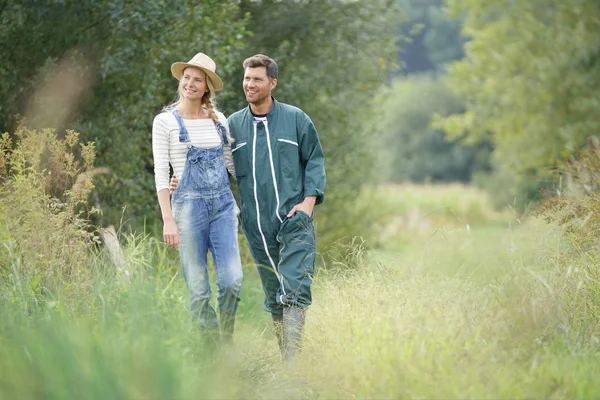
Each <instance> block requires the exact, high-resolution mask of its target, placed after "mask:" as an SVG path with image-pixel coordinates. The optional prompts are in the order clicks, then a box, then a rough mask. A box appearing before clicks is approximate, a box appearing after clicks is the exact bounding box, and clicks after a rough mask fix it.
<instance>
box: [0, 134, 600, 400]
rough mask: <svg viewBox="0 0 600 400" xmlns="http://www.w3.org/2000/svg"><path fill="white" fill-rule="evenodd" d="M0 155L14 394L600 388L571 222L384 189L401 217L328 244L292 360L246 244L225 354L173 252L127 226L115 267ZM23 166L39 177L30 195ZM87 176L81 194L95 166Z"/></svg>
mask: <svg viewBox="0 0 600 400" xmlns="http://www.w3.org/2000/svg"><path fill="white" fill-rule="evenodd" d="M29 133H30V134H31V135H34V133H32V132H29ZM31 137H33V136H31ZM44 137H49V136H44ZM48 140H54V139H48ZM63 144H64V142H63ZM9 147H10V146H8V145H7V146H5V149H8V148H9ZM72 147H73V146H71V147H70V148H72ZM2 154H3V156H4V158H3V160H5V161H6V160H8V162H6V163H4V164H2V163H0V166H1V165H8V168H5V169H4V170H2V171H4V172H3V174H4V175H2V179H3V181H2V185H3V186H2V191H1V192H0V207H3V208H2V210H3V214H2V218H3V225H1V226H0V235H2V246H3V248H2V250H1V251H0V267H1V268H0V315H2V318H0V398H6V399H13V398H19V399H34V398H50V399H53V398H56V399H63V398H98V399H106V398H115V399H121V398H122V399H192V398H240V399H241V398H243V399H246V398H257V399H280V398H328V399H329V398H344V399H346V398H490V399H492V398H493V399H496V398H593V397H596V396H597V393H598V390H600V384H599V383H598V380H597V377H598V375H599V373H600V363H598V354H600V347H599V342H600V339H599V337H600V330H599V326H598V319H597V315H596V314H594V313H595V312H596V311H595V310H597V309H598V304H599V302H598V293H600V292H599V291H598V290H597V288H598V272H597V271H598V269H597V265H596V259H595V258H594V254H595V253H594V252H593V250H594V247H593V245H590V244H589V243H587V242H586V243H587V244H586V251H584V252H582V251H579V250H577V249H578V247H577V246H576V245H575V244H574V243H576V242H573V236H572V235H576V234H577V232H576V231H574V230H572V229H571V230H567V231H566V232H567V233H565V228H564V227H561V226H560V225H557V224H555V223H546V222H545V221H542V220H541V219H540V218H529V219H528V220H526V221H519V220H516V219H514V218H512V216H511V214H509V213H499V212H497V211H494V210H493V209H492V208H491V207H489V205H488V203H487V201H488V200H487V198H486V196H485V195H484V194H483V193H481V192H479V191H476V190H474V189H472V188H468V187H464V186H446V187H434V186H424V187H420V186H412V185H411V186H400V187H393V186H387V187H384V188H381V189H377V191H376V192H374V193H373V196H371V197H370V198H369V202H371V203H370V205H371V207H374V208H376V210H377V212H378V213H379V216H380V217H381V220H382V221H387V224H386V225H385V226H384V229H382V230H381V231H380V233H381V236H380V237H378V238H377V241H376V242H375V245H374V244H373V241H372V240H371V239H372V238H370V237H369V238H362V239H359V238H356V239H355V240H354V241H353V242H351V245H350V246H346V247H344V246H342V245H339V246H335V245H334V246H331V247H329V248H328V251H331V252H332V253H333V254H332V256H330V257H322V259H321V260H322V261H320V262H319V265H318V268H317V274H316V276H315V281H314V285H313V288H314V295H313V297H314V300H315V302H314V304H313V305H312V306H311V308H310V309H309V312H308V315H307V326H306V338H305V346H304V349H303V352H302V353H301V355H300V356H299V357H298V358H297V359H296V360H295V361H294V362H293V363H291V364H282V363H281V361H280V356H279V350H278V349H277V345H276V342H275V339H274V336H273V333H272V331H271V326H270V325H271V321H270V318H268V315H266V314H265V313H264V312H263V311H262V289H261V286H260V280H259V278H258V274H257V272H256V270H255V269H254V268H253V266H252V265H251V263H250V261H249V256H248V253H247V251H244V264H245V265H244V274H245V277H244V285H243V289H242V303H241V305H240V310H239V318H238V321H237V322H238V323H237V327H236V335H235V338H236V340H235V343H234V344H233V345H231V346H229V347H227V348H221V349H218V350H217V351H215V352H210V351H208V350H207V349H206V348H204V347H202V346H201V340H200V337H199V333H198V332H197V331H195V330H194V329H193V328H192V325H191V323H190V320H189V313H188V297H187V292H186V289H185V286H184V283H183V279H182V278H181V276H180V273H179V265H178V263H179V260H178V255H177V253H176V252H175V251H174V250H172V249H167V248H166V247H165V246H164V244H163V243H162V242H161V241H159V240H157V239H155V238H154V237H153V236H152V235H147V234H138V235H135V234H134V235H126V234H124V233H119V239H120V242H121V244H122V246H123V257H124V260H123V262H124V264H123V265H121V266H120V268H117V266H116V265H114V263H113V261H112V260H111V258H110V256H109V254H108V253H107V252H106V251H105V250H102V249H103V247H102V246H99V245H98V244H97V243H96V241H95V240H94V239H93V238H94V237H96V236H97V235H95V234H94V230H93V227H90V226H88V225H86V223H85V221H86V219H85V215H83V214H81V213H79V212H78V211H77V210H78V207H81V203H80V202H79V203H77V204H79V206H77V205H76V206H67V207H65V206H64V205H65V204H70V203H69V201H75V200H69V198H68V197H67V198H62V199H59V198H57V197H53V196H51V195H50V194H49V193H51V190H48V188H47V187H46V186H45V184H42V181H43V180H42V178H43V177H44V176H45V175H44V173H43V171H48V169H46V168H43V167H41V168H37V167H36V168H33V167H32V165H31V164H27V163H26V164H24V165H25V166H26V168H23V169H20V170H19V169H15V168H14V167H13V168H12V169H11V165H15V164H14V160H13V159H11V158H10V156H11V155H12V154H15V153H14V148H12V147H11V149H9V150H5V151H3V152H2ZM17 154H18V153H17ZM66 160H69V159H68V158H67V159H66ZM73 160H74V159H73ZM45 162H49V161H48V159H46V161H45ZM40 165H41V164H40ZM2 171H0V172H2ZM23 171H25V172H26V173H28V174H30V175H29V176H30V178H31V179H33V180H36V179H37V181H36V182H38V184H37V186H36V185H33V186H27V188H28V190H27V191H19V190H20V189H19V188H18V187H17V186H15V182H19V181H18V179H16V178H18V177H19V174H22V173H25V172H23ZM74 171H75V170H74ZM77 171H78V172H76V173H74V174H73V175H72V177H70V178H69V179H70V181H69V180H66V181H65V182H66V183H69V182H70V185H71V186H68V187H70V188H73V187H74V185H75V183H76V182H77V176H78V174H82V173H84V172H85V169H83V170H80V169H77ZM44 182H45V181H44ZM88 187H89V186H88ZM14 196H21V197H18V199H20V201H18V202H16V203H15V202H14V199H15V197H14ZM82 198H83V197H79V199H82ZM77 201H79V200H77ZM50 204H62V205H63V206H61V207H59V208H53V207H50V206H49V205H50ZM71 204H74V203H71ZM9 205H12V207H14V210H13V209H10V208H9ZM11 210H12V211H11ZM8 211H11V212H13V215H17V218H16V219H11V218H9V217H8V216H7V215H8V214H4V212H8ZM61 213H62V214H61ZM415 216H416V217H415ZM410 218H413V219H416V220H418V221H420V222H419V223H415V224H411V223H408V222H407V221H409V220H410ZM398 221H400V222H401V223H400V224H399V225H398ZM423 221H428V222H427V223H424V222H423ZM369 231H371V230H370V229H369ZM586 232H587V230H586ZM52 235H54V236H52ZM50 244H51V245H50ZM244 246H245V243H244V242H243V238H242V248H244ZM73 255H77V256H76V257H75V256H73ZM324 263H328V264H327V265H324ZM122 271H126V272H127V275H126V276H127V279H123V277H124V276H123V273H122ZM213 281H214V279H213Z"/></svg>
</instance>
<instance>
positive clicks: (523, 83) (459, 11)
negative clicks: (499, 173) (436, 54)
mask: <svg viewBox="0 0 600 400" xmlns="http://www.w3.org/2000/svg"><path fill="white" fill-rule="evenodd" d="M448 6H449V8H450V10H451V11H452V12H453V14H454V15H465V16H466V20H465V25H464V27H463V32H464V34H465V35H468V36H470V37H471V38H472V40H471V41H470V42H469V43H467V44H466V58H465V59H464V60H462V61H458V62H456V63H454V64H453V65H452V66H451V67H450V69H449V72H450V79H449V84H450V85H451V87H452V88H453V89H454V90H456V92H457V93H459V94H460V95H462V96H463V97H464V99H465V102H466V104H465V106H466V110H467V112H466V113H465V114H462V115H454V116H450V117H448V118H445V119H444V120H443V127H444V128H446V129H447V130H448V131H450V132H452V133H453V134H454V135H463V134H464V133H466V134H468V135H469V137H470V138H473V139H476V138H478V137H481V135H485V134H489V133H491V134H492V135H493V140H494V143H495V145H496V152H497V158H498V161H499V162H500V163H501V164H502V166H503V168H504V169H505V170H507V171H512V172H513V173H514V174H516V176H517V178H518V180H520V181H527V180H531V179H532V178H533V179H535V180H536V181H538V182H539V181H540V180H543V179H544V176H545V175H547V173H546V172H547V171H550V170H551V169H552V168H553V167H555V166H556V165H557V163H559V162H560V161H561V160H566V159H567V157H568V156H569V155H571V154H573V153H574V152H576V151H577V150H578V149H580V148H582V146H584V144H585V142H586V139H587V137H589V136H591V135H594V134H597V133H598V129H599V128H600V123H599V122H598V118H597V116H596V115H597V112H598V109H600V97H599V96H598V93H599V92H600V47H599V42H598V37H599V36H598V32H600V18H598V15H600V3H599V2H598V1H596V0H573V1H569V2H564V1H561V0H529V1H508V0H448Z"/></svg>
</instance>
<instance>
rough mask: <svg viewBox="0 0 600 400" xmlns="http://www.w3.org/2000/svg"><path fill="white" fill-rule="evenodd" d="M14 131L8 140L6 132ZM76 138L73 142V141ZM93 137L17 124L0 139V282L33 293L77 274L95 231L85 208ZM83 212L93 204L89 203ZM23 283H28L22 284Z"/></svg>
mask: <svg viewBox="0 0 600 400" xmlns="http://www.w3.org/2000/svg"><path fill="white" fill-rule="evenodd" d="M13 138H14V140H13ZM78 144H79V146H78ZM94 158H95V150H94V144H93V143H88V144H80V143H79V134H78V133H77V132H75V131H71V130H68V131H66V133H65V135H64V138H62V139H61V138H59V136H58V135H57V132H55V131H54V130H51V129H43V130H32V129H29V128H27V127H26V126H25V125H24V124H21V125H20V126H19V127H18V128H17V130H16V132H15V133H14V136H13V137H11V135H10V134H8V133H4V134H3V135H2V137H1V139H0V242H1V243H2V245H1V246H0V287H3V288H2V289H0V290H2V292H3V293H4V294H6V290H4V289H5V288H7V289H8V288H10V290H17V291H18V293H19V295H20V296H25V295H26V294H27V293H29V294H33V295H34V297H35V296H38V295H43V294H49V293H52V292H53V291H54V290H53V289H58V288H59V287H65V286H69V285H71V284H74V283H82V282H85V281H86V279H87V277H88V274H87V272H88V271H87V269H86V265H88V263H89V256H90V252H89V249H90V248H91V246H92V245H93V244H94V243H96V242H97V237H96V235H95V234H94V233H93V231H92V230H91V229H90V226H89V225H88V222H87V217H88V216H89V215H85V209H86V207H85V206H86V205H87V198H88V194H89V193H90V191H91V190H92V189H93V187H94V185H93V183H92V177H93V175H94V174H96V173H98V172H102V170H100V169H93V167H92V165H93V162H94ZM90 212H95V211H94V209H92V210H91V211H90ZM28 289H30V290H28Z"/></svg>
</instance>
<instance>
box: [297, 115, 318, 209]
mask: <svg viewBox="0 0 600 400" xmlns="http://www.w3.org/2000/svg"><path fill="white" fill-rule="evenodd" d="M305 118H306V119H305V121H304V123H303V125H302V127H301V128H300V130H299V132H298V140H299V149H300V159H301V162H302V166H303V167H304V201H303V202H302V203H300V204H297V205H296V206H294V208H292V209H291V210H290V212H289V214H288V217H290V216H292V215H293V214H294V213H295V212H296V210H298V209H300V210H302V211H304V212H305V213H307V214H308V215H310V216H312V212H313V208H314V206H315V205H317V204H321V203H322V202H323V199H324V197H325V181H326V178H325V155H324V154H323V148H322V147H321V142H320V141H319V135H318V133H317V130H316V128H315V126H314V124H313V123H312V121H311V120H310V118H309V117H308V116H306V117H305Z"/></svg>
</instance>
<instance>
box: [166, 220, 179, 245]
mask: <svg viewBox="0 0 600 400" xmlns="http://www.w3.org/2000/svg"><path fill="white" fill-rule="evenodd" d="M163 238H164V239H165V243H167V244H168V245H169V246H171V247H173V248H174V249H177V250H179V230H178V229H177V225H176V224H175V220H174V219H167V220H165V224H164V226H163Z"/></svg>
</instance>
